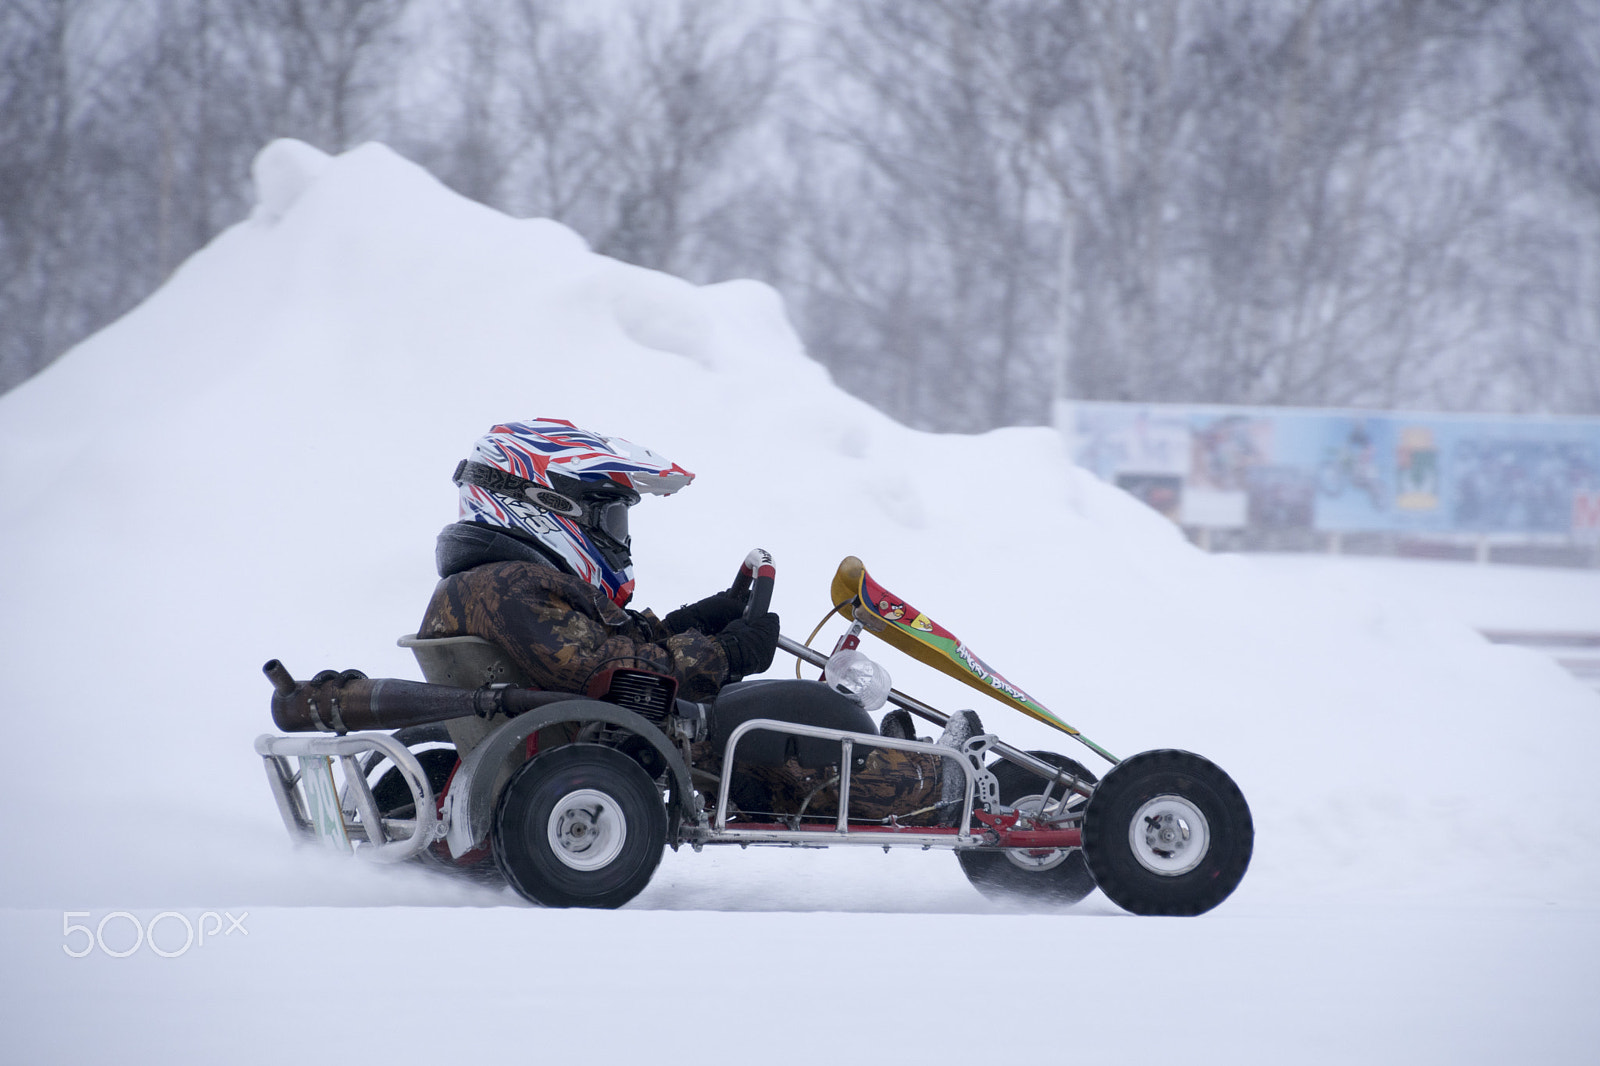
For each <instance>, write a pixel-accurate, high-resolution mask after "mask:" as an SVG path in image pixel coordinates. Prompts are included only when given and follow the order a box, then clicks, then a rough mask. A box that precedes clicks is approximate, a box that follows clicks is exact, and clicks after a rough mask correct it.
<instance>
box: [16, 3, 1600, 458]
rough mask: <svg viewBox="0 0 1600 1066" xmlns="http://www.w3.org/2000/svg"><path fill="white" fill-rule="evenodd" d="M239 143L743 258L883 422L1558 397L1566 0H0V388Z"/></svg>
mask: <svg viewBox="0 0 1600 1066" xmlns="http://www.w3.org/2000/svg"><path fill="white" fill-rule="evenodd" d="M283 136H291V137H298V138H301V139H303V140H306V141H308V142H310V143H312V144H315V145H317V146H318V147H320V148H322V149H324V150H326V151H330V152H337V151H341V150H343V149H346V148H349V147H352V146H354V145H355V144H358V143H360V142H362V141H366V140H381V141H384V142H386V143H388V144H390V145H392V146H393V147H395V148H396V149H397V150H398V151H400V152H402V153H403V154H405V155H407V156H408V157H410V158H412V159H415V160H416V161H418V162H419V163H421V164H423V165H424V166H427V167H428V168H429V169H430V170H432V171H433V172H434V173H435V174H436V175H438V176H439V177H440V178H441V179H442V180H443V181H445V182H446V183H448V184H449V185H450V186H452V187H453V188H455V189H457V190H458V191H460V192H461V193H463V194H465V195H467V196H470V197H472V198H474V199H477V200H481V201H483V202H485V203H487V204H490V205H492V206H494V207H496V208H500V209H502V210H505V211H508V212H511V213H513V214H517V215H540V216H546V217H550V218H555V219H558V220H560V221H562V222H564V223H567V224H568V225H571V226H572V227H573V228H575V229H576V230H577V231H578V232H579V233H581V234H582V235H583V236H584V237H585V238H587V239H588V240H589V242H590V243H591V245H592V246H593V247H594V248H595V249H596V250H597V251H599V252H602V253H605V254H607V255H612V256H616V257H618V258H620V259H624V260H627V261H629V262H633V263H639V264H642V265H644V266H649V267H654V268H659V269H662V270H666V271H670V272H672V273H675V274H679V275H681V276H684V277H687V278H689V279H691V280H695V281H702V282H704V281H712V280H721V279H725V278H729V277H735V276H740V277H755V278H760V279H763V280H766V281H768V282H770V283H772V284H774V285H776V286H777V287H778V288H779V289H780V290H781V291H782V292H783V293H784V295H785V296H786V298H787V299H788V302H789V307H790V310H791V314H792V315H793V317H794V319H795V322H796V325H797V327H798V329H799V331H800V333H801V335H802V337H803V338H804V339H805V341H806V343H807V345H808V347H809V349H810V351H811V353H812V354H813V356H814V357H815V358H817V359H818V360H819V361H821V362H822V363H823V364H824V365H826V366H827V367H829V368H830V370H831V372H832V373H833V375H834V377H835V378H836V380H838V381H839V382H840V384H841V385H843V386H844V387H846V388H848V389H850V390H852V391H854V392H856V393H858V394H860V395H862V396H864V397H866V398H868V399H869V400H870V401H871V402H873V403H874V404H875V405H877V406H878V407H880V408H881V409H883V410H885V411H887V412H888V413H890V414H891V415H893V416H895V417H896V418H898V419H900V420H902V421H904V422H907V423H909V424H912V425H915V426H919V427H924V428H932V429H941V430H979V429H984V428H989V427H993V426H997V425H1004V424H1025V423H1038V422H1044V421H1047V420H1049V418H1050V417H1051V399H1052V397H1054V396H1061V395H1068V396H1073V397H1078V398H1095V399H1137V400H1152V401H1155V400H1168V401H1185V402H1220V403H1272V404H1296V405H1362V406H1375V407H1416V408H1442V409H1479V410H1500V411H1528V412H1535V411H1537V412H1589V413H1593V412H1600V15H1597V14H1596V13H1595V10H1594V8H1593V5H1592V3H1590V2H1588V0H1539V2H1534V0H1524V2H1511V0H1187V2H1186V0H764V2H760V3H753V2H743V3H741V2H735V0H608V2H606V3H603V4H597V3H595V2H593V0H589V2H581V0H566V2H564V0H497V2H494V3H486V2H473V0H4V3H0V389H8V388H11V387H13V386H15V385H16V384H18V383H19V382H21V381H23V380H25V379H26V378H27V377H28V376H30V375H31V374H33V373H34V372H36V371H37V370H39V369H40V368H41V367H43V366H45V365H46V364H48V363H49V362H50V360H51V359H53V358H55V357H56V356H57V355H59V354H60V353H61V352H62V351H64V350H65V349H66V348H67V347H68V346H70V345H71V344H72V343H74V342H75V341H77V340H78V339H80V338H82V337H83V336H85V335H86V334H88V333H89V332H91V331H93V330H95V329H98V328H99V327H101V326H103V325H105V324H106V323H107V322H108V321H110V320H111V319H113V318H114V317H115V316H117V315H119V314H121V313H122V312H123V311H125V310H127V309H128V308H129V307H131V306H132V305H133V304H135V303H136V302H137V301H138V300H140V299H142V298H143V297H144V296H145V295H147V294H148V293H150V292H151V291H152V290H153V289H154V288H156V287H157V286H159V285H160V284H161V283H162V281H163V280H165V278H166V277H167V276H168V274H169V273H170V272H171V271H172V270H173V268H174V267H176V266H177V265H178V264H179V263H180V262H181V261H182V260H183V259H184V258H185V257H187V256H188V255H190V254H191V253H193V252H194V251H195V250H196V249H197V248H199V247H200V246H201V245H203V244H204V243H205V242H206V241H207V240H209V239H210V238H211V237H213V236H214V235H215V234H216V233H217V232H218V231H219V230H220V229H222V228H223V227H225V226H227V225H230V224H231V223H233V222H236V221H238V220H239V219H241V218H242V217H244V215H245V214H246V212H247V211H248V209H249V206H250V188H249V180H248V171H249V163H250V160H251V158H252V157H253V156H254V154H255V153H256V152H257V151H258V150H259V149H260V148H261V146H262V145H264V144H265V143H266V142H268V141H269V140H271V139H273V138H275V137H283ZM219 357H220V355H219Z"/></svg>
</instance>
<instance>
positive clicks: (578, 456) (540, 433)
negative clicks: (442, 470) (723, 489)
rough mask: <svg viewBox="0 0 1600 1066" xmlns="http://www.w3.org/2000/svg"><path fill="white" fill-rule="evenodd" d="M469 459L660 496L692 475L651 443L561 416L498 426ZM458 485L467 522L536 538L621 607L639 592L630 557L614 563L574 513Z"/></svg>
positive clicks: (533, 477)
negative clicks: (570, 515)
mask: <svg viewBox="0 0 1600 1066" xmlns="http://www.w3.org/2000/svg"><path fill="white" fill-rule="evenodd" d="M468 459H469V460H470V461H472V462H476V463H483V464H486V465H488V466H492V467H495V468H497V469H499V470H504V471H505V472H506V473H508V474H513V475H515V476H517V477H519V478H524V479H526V480H528V481H533V482H536V483H538V484H539V485H542V486H545V487H546V488H552V489H555V488H556V486H555V485H554V484H553V483H552V481H551V477H550V475H551V474H561V475H565V476H566V477H569V478H576V479H577V480H579V481H589V482H597V483H602V484H603V483H606V482H611V483H613V484H616V485H618V486H620V487H622V488H624V489H628V490H631V491H632V492H634V493H637V494H639V495H644V494H651V495H657V496H668V495H671V494H672V493H674V492H677V491H678V490H679V489H681V488H683V487H684V486H685V485H687V484H689V482H691V481H693V480H694V475H693V474H691V473H690V472H689V471H687V470H685V469H683V467H681V466H679V465H678V464H677V463H674V462H671V461H670V460H667V459H663V458H662V457H661V456H659V455H657V454H656V453H654V452H652V451H651V450H650V449H648V448H644V447H641V446H640V445H637V444H634V443H633V442H632V441H627V440H623V439H622V438H621V437H608V436H605V435H603V434H599V433H591V432H589V431H588V430H584V429H579V428H578V427H577V426H574V425H573V424H572V423H571V422H568V421H566V420H565V419H560V418H536V419H532V420H530V421H527V422H505V423H502V424H501V425H498V426H495V427H494V428H493V429H491V430H489V432H488V433H487V434H485V435H484V436H483V437H481V438H479V440H478V442H477V443H476V444H474V445H473V446H472V453H471V454H470V455H469V456H468ZM460 489H461V511H460V518H461V520H462V521H464V522H481V523H483V524H484V525H489V526H495V527H497V528H500V529H505V530H509V531H511V532H513V533H516V534H519V535H521V536H523V537H528V538H531V539H533V540H536V541H538V542H539V543H540V544H542V545H544V546H545V547H546V548H548V549H550V550H551V551H552V552H553V553H555V555H557V556H558V557H559V558H561V559H563V560H565V561H566V563H567V565H568V566H570V567H571V568H572V572H573V573H575V574H577V575H578V576H579V577H580V578H582V579H583V580H585V581H587V582H589V583H590V584H591V585H593V586H595V587H596V588H598V589H600V590H601V591H602V592H603V593H605V595H606V597H607V598H609V599H610V600H611V601H612V602H614V603H616V604H617V605H618V606H619V607H620V606H624V605H626V604H627V602H628V600H630V599H631V598H632V597H633V564H632V561H631V560H629V561H628V562H627V563H626V565H624V566H622V567H620V568H617V567H613V566H612V565H611V563H610V562H608V561H607V559H606V555H605V553H603V552H602V551H601V550H600V549H599V547H598V546H597V545H596V544H595V541H594V540H593V539H592V538H591V536H590V534H589V532H588V531H587V530H586V529H584V527H583V526H581V525H579V524H578V523H577V522H575V521H573V520H572V519H571V518H568V517H566V516H564V515H560V514H556V513H554V512H552V511H547V510H544V509H542V508H539V507H536V506H534V505H533V503H532V502H530V501H528V500H525V499H519V498H517V497H514V496H508V495H504V494H502V493H499V492H492V491H490V490H489V489H486V488H483V487H482V486H479V485H472V484H462V485H461V486H460Z"/></svg>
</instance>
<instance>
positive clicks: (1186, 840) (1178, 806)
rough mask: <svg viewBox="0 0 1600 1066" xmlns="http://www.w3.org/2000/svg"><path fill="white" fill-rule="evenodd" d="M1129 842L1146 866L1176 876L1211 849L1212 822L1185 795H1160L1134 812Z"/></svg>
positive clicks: (1151, 869) (1129, 829)
mask: <svg viewBox="0 0 1600 1066" xmlns="http://www.w3.org/2000/svg"><path fill="white" fill-rule="evenodd" d="M1128 846H1129V847H1130V848H1132V849H1133V855H1134V858H1136V859H1138V860H1139V864H1140V865H1141V866H1143V867H1144V868H1145V869H1146V870H1149V871H1150V872H1151V873H1156V874H1160V875H1161V876H1163V877H1177V876H1178V875H1179V874H1186V873H1188V872H1189V871H1190V870H1193V869H1194V868H1195V867H1196V866H1199V865H1200V863H1201V861H1202V860H1204V859H1205V857H1206V852H1208V851H1210V850H1211V825H1210V823H1209V822H1207V821H1206V816H1205V815H1204V814H1203V813H1201V811H1200V808H1199V807H1196V806H1195V805H1194V804H1193V803H1191V802H1189V801H1188V800H1186V799H1184V798H1183V797H1182V796H1157V797H1155V798H1154V799H1152V800H1149V801H1147V802H1146V803H1145V805H1144V806H1142V807H1140V808H1139V809H1138V810H1137V811H1135V812H1134V815H1133V820H1132V821H1130V822H1129V823H1128Z"/></svg>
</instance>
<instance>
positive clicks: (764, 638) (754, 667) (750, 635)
mask: <svg viewBox="0 0 1600 1066" xmlns="http://www.w3.org/2000/svg"><path fill="white" fill-rule="evenodd" d="M717 641H718V642H719V643H721V645H722V650H723V651H725V652H727V653H728V680H729V681H738V680H739V679H740V678H744V677H748V676H749V675H751V674H759V673H760V672H761V671H763V670H765V669H766V668H767V667H769V666H771V665H772V656H773V653H775V652H776V651H777V650H778V616H777V615H775V614H773V613H772V612H771V611H768V612H767V613H766V614H764V615H761V616H760V617H759V618H754V619H751V620H750V621H748V622H747V621H745V620H744V619H743V618H736V619H734V620H733V621H731V622H729V623H728V624H727V625H726V626H724V627H723V629H722V632H721V633H718V634H717Z"/></svg>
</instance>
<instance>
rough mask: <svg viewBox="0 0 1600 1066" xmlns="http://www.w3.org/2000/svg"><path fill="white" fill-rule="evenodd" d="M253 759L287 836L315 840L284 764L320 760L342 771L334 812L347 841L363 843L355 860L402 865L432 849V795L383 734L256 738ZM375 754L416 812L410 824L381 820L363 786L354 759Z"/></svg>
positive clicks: (402, 750) (435, 824) (295, 775)
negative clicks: (389, 766) (261, 767)
mask: <svg viewBox="0 0 1600 1066" xmlns="http://www.w3.org/2000/svg"><path fill="white" fill-rule="evenodd" d="M255 748H256V754H258V755H260V756H261V758H262V761H263V762H264V764H265V766H266V771H267V784H268V785H269V786H271V788H272V796H273V798H274V799H275V800H277V802H278V813H279V815H280V816H282V818H283V825H284V828H286V829H287V830H288V831H289V835H290V836H291V837H294V838H295V839H297V840H316V839H317V831H316V829H315V827H314V826H313V824H312V818H311V814H310V811H309V810H308V809H307V801H306V799H305V797H304V795H303V794H302V791H303V789H302V788H301V787H297V785H299V784H300V776H301V775H300V773H299V772H298V771H296V770H294V769H293V768H291V766H290V764H289V760H290V759H294V758H300V759H322V760H324V763H325V764H326V765H329V766H330V767H331V765H332V761H333V760H334V759H338V760H340V763H341V765H342V766H343V767H344V779H345V787H344V790H343V792H342V793H341V795H340V797H339V799H340V808H341V812H342V815H343V820H344V830H345V833H346V835H347V836H348V837H350V838H353V839H359V840H363V841H365V844H364V846H362V847H358V848H356V849H355V850H356V854H357V855H359V856H361V857H362V858H363V859H366V860H368V861H369V862H382V863H393V862H404V861H405V860H407V859H409V858H411V857H412V856H413V855H416V854H417V853H418V852H420V851H422V849H423V848H426V847H427V846H428V845H429V844H431V843H433V841H434V839H435V837H436V836H437V834H438V828H439V819H438V814H437V812H436V810H435V803H434V795H433V789H432V788H431V787H430V786H429V784H428V777H427V775H426V774H425V773H423V770H422V766H421V764H420V763H418V762H417V759H416V756H414V755H412V754H411V752H410V751H408V750H406V747H405V745H404V744H401V743H400V742H399V741H397V740H395V739H394V738H393V737H391V736H389V735H388V734H387V733H347V734H346V735H344V736H342V737H283V736H277V735H275V734H272V733H264V734H262V735H261V736H259V737H257V738H256V743H255ZM369 752H377V753H379V754H380V755H382V756H384V757H385V758H387V759H389V761H390V762H392V763H394V765H395V768H396V769H397V770H399V771H400V776H401V777H402V778H404V779H405V782H406V787H407V788H409V789H410V790H411V799H412V803H413V805H414V809H415V811H416V815H415V817H413V818H383V817H381V816H380V815H379V813H378V804H377V801H376V800H375V799H374V798H373V796H372V789H371V788H370V787H369V786H368V785H367V777H366V774H365V773H364V772H363V771H362V768H361V762H360V758H361V756H363V755H366V754H368V753H369Z"/></svg>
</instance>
